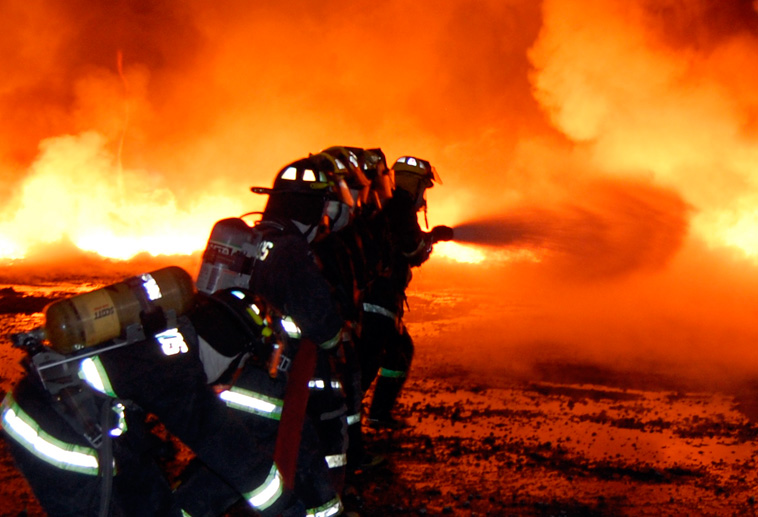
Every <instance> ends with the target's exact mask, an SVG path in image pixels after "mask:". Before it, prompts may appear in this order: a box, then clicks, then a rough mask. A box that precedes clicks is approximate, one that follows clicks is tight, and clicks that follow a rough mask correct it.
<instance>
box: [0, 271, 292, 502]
mask: <svg viewBox="0 0 758 517" xmlns="http://www.w3.org/2000/svg"><path fill="white" fill-rule="evenodd" d="M195 301H196V297H195V293H194V287H193V283H192V279H191V277H190V276H189V275H188V274H187V273H186V272H185V271H183V270H181V269H180V268H176V267H170V268H164V269H163V270H158V271H155V272H153V273H148V274H145V275H140V276H138V277H134V278H130V279H127V280H126V281H124V282H121V283H119V284H114V285H113V286H109V287H106V288H103V289H99V290H96V291H93V292H90V293H84V294H82V295H77V296H74V297H71V298H68V299H64V300H62V301H58V302H53V304H51V305H50V306H48V307H47V308H46V310H45V316H46V318H45V321H46V323H45V328H44V329H37V330H35V331H32V332H30V333H24V334H20V335H17V336H14V343H15V344H17V346H23V347H24V348H25V349H26V350H27V352H28V354H27V355H28V357H27V358H26V360H25V366H26V367H27V370H28V373H27V375H26V376H25V377H24V378H23V379H22V380H21V382H19V383H18V385H17V386H16V387H15V389H14V390H13V392H12V393H10V394H8V395H7V396H6V398H5V400H4V402H3V410H2V428H3V432H4V436H5V437H6V440H7V441H8V444H9V449H10V451H11V454H12V455H13V458H14V461H15V462H16V464H17V466H18V468H19V470H20V471H21V472H22V474H23V475H24V476H25V478H26V479H27V481H28V482H29V484H30V486H31V487H32V490H33V491H34V493H35V496H36V497H37V498H38V500H39V502H40V504H41V505H42V507H43V508H44V509H45V511H46V512H47V513H48V514H49V515H93V516H94V515H103V516H105V515H140V516H141V515H156V516H159V515H194V514H193V513H192V509H187V508H180V506H179V505H178V504H177V503H176V501H175V499H174V497H173V494H172V493H171V491H170V490H169V489H168V485H167V482H166V481H165V478H164V477H163V474H162V473H161V472H160V471H159V469H158V467H157V466H156V464H155V462H154V461H153V460H151V459H150V458H149V456H148V455H147V454H146V449H147V444H148V442H149V440H148V436H149V435H148V433H147V431H146V429H145V428H144V421H145V417H146V416H147V415H148V414H152V415H155V416H156V417H157V418H158V419H159V421H160V422H161V423H162V424H163V425H164V426H165V428H166V429H167V430H168V432H170V433H171V434H172V435H174V436H175V437H176V438H178V439H179V440H181V441H182V442H183V443H184V444H185V445H187V446H188V447H189V448H190V449H191V450H192V451H193V452H194V454H195V455H196V456H197V458H198V459H199V460H200V461H202V462H203V463H204V464H206V465H207V466H208V467H209V468H212V469H213V470H214V471H216V472H217V473H218V474H219V475H220V476H222V477H223V479H224V480H225V482H226V483H228V484H229V485H230V486H232V487H234V489H235V490H236V491H237V493H238V494H239V495H241V496H242V497H244V499H245V500H246V501H247V503H248V504H249V505H250V506H251V507H252V508H253V509H254V510H255V511H257V512H259V513H260V514H262V515H271V516H274V515H288V516H289V515H292V516H302V515H305V511H304V507H303V505H302V503H300V502H299V501H298V500H297V499H296V498H295V497H294V496H293V495H292V494H291V492H290V491H288V490H287V489H286V487H284V486H283V483H282V479H281V475H280V473H279V471H278V468H277V466H276V464H275V463H274V461H273V459H272V457H271V456H270V455H266V454H264V453H262V452H261V451H260V450H258V444H257V442H256V440H255V438H254V436H253V435H252V434H251V433H250V432H249V430H248V428H247V427H246V426H245V425H244V424H243V423H242V422H240V421H239V420H238V419H236V418H234V415H233V413H231V412H229V411H228V410H227V408H226V407H225V405H224V404H223V403H222V402H221V401H220V400H219V399H218V397H216V394H215V393H214V392H213V390H212V389H211V388H210V387H209V386H208V384H207V383H206V377H205V372H204V369H203V365H202V364H201V362H200V360H199V353H200V352H199V344H200V341H199V338H198V336H197V333H196V331H195V328H194V326H193V324H192V313H193V310H194V306H195ZM201 506H202V505H201ZM200 513H202V512H200Z"/></svg>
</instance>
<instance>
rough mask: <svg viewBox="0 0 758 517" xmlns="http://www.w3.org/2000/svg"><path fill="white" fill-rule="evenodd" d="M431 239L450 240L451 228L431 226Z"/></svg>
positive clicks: (435, 240)
mask: <svg viewBox="0 0 758 517" xmlns="http://www.w3.org/2000/svg"><path fill="white" fill-rule="evenodd" d="M431 233H432V241H433V242H440V241H451V240H453V229H452V228H450V227H449V226H443V225H440V226H435V227H434V228H432V232H431Z"/></svg>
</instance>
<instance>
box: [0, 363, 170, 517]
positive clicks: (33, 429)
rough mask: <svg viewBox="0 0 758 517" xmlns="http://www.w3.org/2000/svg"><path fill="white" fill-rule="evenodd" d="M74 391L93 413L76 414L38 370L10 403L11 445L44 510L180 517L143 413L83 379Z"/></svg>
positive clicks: (6, 430)
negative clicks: (48, 387)
mask: <svg viewBox="0 0 758 517" xmlns="http://www.w3.org/2000/svg"><path fill="white" fill-rule="evenodd" d="M71 388H73V385H72V386H69V389H71ZM75 390H76V398H77V399H78V400H77V402H76V404H77V405H78V406H79V407H80V408H81V409H82V410H84V411H86V412H87V413H88V416H87V417H84V416H83V415H80V416H77V415H74V414H73V413H71V412H70V411H69V408H70V407H71V405H70V404H69V403H70V402H73V401H69V403H67V402H64V401H63V400H62V398H58V397H56V396H54V395H53V394H52V393H50V392H49V391H48V390H46V389H45V387H44V386H43V385H42V384H41V383H40V382H39V380H38V379H37V378H36V376H35V375H34V374H31V373H28V374H26V375H24V377H22V378H21V380H20V381H19V382H18V383H17V384H16V385H15V386H14V388H13V390H12V391H11V392H9V393H7V394H6V396H5V398H4V400H3V405H2V410H1V411H2V429H3V435H4V437H5V439H6V440H5V441H6V443H7V446H8V450H9V452H10V454H11V456H12V457H13V460H14V463H15V465H16V467H17V468H18V470H19V471H20V472H21V474H22V475H23V476H24V478H25V479H26V480H27V482H28V483H29V486H30V487H31V489H32V491H33V492H34V495H35V497H36V499H37V501H38V502H39V504H40V506H41V507H42V509H43V510H44V511H45V513H46V514H47V515H49V516H51V517H56V516H74V515H76V516H93V517H94V516H100V515H114V516H121V515H146V516H148V515H154V516H163V515H168V516H177V517H178V516H179V513H178V512H173V513H172V495H171V488H170V486H169V484H168V482H167V480H166V477H165V476H164V474H163V471H162V470H161V469H160V467H159V466H158V464H157V462H156V461H155V459H154V458H153V457H152V455H151V454H150V446H151V444H152V442H153V440H151V436H150V435H149V431H148V429H147V428H146V426H145V425H144V415H143V414H142V413H141V411H139V409H137V408H133V407H127V406H126V405H125V404H123V403H121V402H118V403H115V404H114V403H113V401H112V399H110V398H109V397H105V396H101V395H99V394H98V393H97V392H95V391H94V390H92V389H90V388H89V387H88V386H86V385H85V384H84V383H83V382H81V381H80V383H79V385H78V386H76V388H75ZM102 417H107V418H109V419H110V424H109V426H108V427H107V428H105V432H104V433H103V432H101V429H102V428H101V427H100V426H99V425H96V424H100V422H101V418H102ZM87 421H88V424H86V423H85V422H87ZM85 425H88V427H90V429H93V430H95V432H94V433H92V432H88V431H87V430H85ZM125 429H128V432H124V430H125ZM108 442H109V443H108ZM106 443H108V446H107V447H106V446H105V444H106ZM106 449H108V451H107V452H106ZM101 465H102V468H101ZM108 469H111V470H110V471H109V470H108Z"/></svg>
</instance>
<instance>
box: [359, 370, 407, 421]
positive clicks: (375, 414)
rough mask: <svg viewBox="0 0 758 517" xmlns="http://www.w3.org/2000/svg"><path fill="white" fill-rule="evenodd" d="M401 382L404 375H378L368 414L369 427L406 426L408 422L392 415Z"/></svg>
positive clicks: (401, 385)
mask: <svg viewBox="0 0 758 517" xmlns="http://www.w3.org/2000/svg"><path fill="white" fill-rule="evenodd" d="M403 384H405V376H402V377H400V376H398V377H387V376H382V375H380V376H379V378H378V379H377V380H376V386H375V387H374V397H373V399H372V401H371V408H370V409H369V415H368V423H369V425H370V426H371V427H373V428H375V429H378V428H390V429H399V428H402V427H407V425H408V424H407V423H406V422H405V421H403V420H402V419H398V418H395V417H393V416H392V409H393V408H394V407H395V402H396V401H397V398H398V396H399V395H400V391H401V390H402V389H403Z"/></svg>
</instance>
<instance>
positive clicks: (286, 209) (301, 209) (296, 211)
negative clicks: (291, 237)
mask: <svg viewBox="0 0 758 517" xmlns="http://www.w3.org/2000/svg"><path fill="white" fill-rule="evenodd" d="M337 167H338V165H337V164H336V163H335V161H334V160H333V159H332V158H331V157H329V156H328V155H323V153H322V154H318V155H311V156H309V157H308V158H301V159H300V160H297V161H294V162H292V163H290V164H289V165H287V166H285V167H284V168H282V170H280V171H279V172H278V173H277V175H276V178H274V185H273V186H272V187H271V188H265V187H252V188H251V190H252V191H253V192H255V193H257V194H268V196H269V198H268V203H267V204H266V208H265V209H264V211H263V214H264V218H265V217H284V218H286V219H293V220H295V221H299V222H301V223H303V224H310V225H315V224H318V223H319V222H320V221H321V219H322V216H323V215H324V207H325V206H326V203H327V202H328V201H330V200H339V201H342V202H345V203H347V204H352V197H351V196H350V192H349V190H348V188H347V185H346V184H345V182H344V180H341V179H340V178H339V177H338V176H337V175H336V173H335V171H336V169H337Z"/></svg>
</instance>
